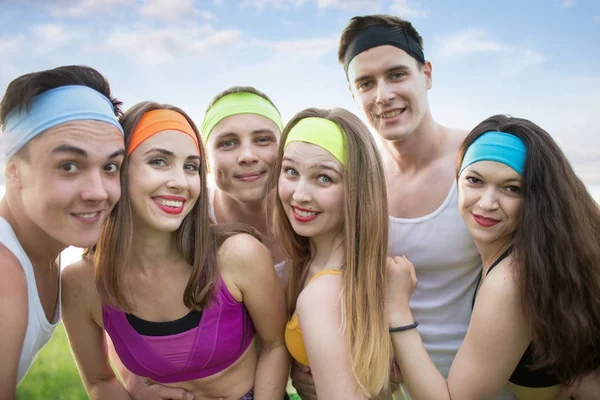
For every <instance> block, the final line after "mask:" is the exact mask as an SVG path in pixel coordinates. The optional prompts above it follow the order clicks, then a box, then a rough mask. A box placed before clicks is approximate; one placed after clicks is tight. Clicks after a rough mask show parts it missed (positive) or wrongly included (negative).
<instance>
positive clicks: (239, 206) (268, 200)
mask: <svg viewBox="0 0 600 400" xmlns="http://www.w3.org/2000/svg"><path fill="white" fill-rule="evenodd" d="M274 195H275V193H274V192H271V193H269V194H268V195H267V196H265V198H263V199H261V200H259V201H255V202H241V201H238V200H236V199H234V198H233V197H231V196H229V195H228V194H226V193H224V192H222V191H220V190H218V189H217V191H216V192H215V202H214V206H215V215H216V217H217V222H242V223H245V224H248V225H250V226H253V227H254V228H256V229H258V230H259V231H261V232H262V233H265V232H266V227H267V218H266V214H267V207H268V206H269V205H270V204H272V202H273V200H274Z"/></svg>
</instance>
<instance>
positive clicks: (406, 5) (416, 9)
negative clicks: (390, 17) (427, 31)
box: [390, 0, 429, 20]
mask: <svg viewBox="0 0 600 400" xmlns="http://www.w3.org/2000/svg"><path fill="white" fill-rule="evenodd" d="M390 13H391V14H394V15H397V16H399V17H401V18H404V19H408V20H410V19H412V18H417V17H426V16H427V14H429V11H427V10H424V9H422V8H421V4H420V3H419V2H418V1H414V0H411V1H409V0H395V1H394V2H393V3H392V5H391V6H390Z"/></svg>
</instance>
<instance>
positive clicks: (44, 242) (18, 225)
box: [0, 192, 68, 266]
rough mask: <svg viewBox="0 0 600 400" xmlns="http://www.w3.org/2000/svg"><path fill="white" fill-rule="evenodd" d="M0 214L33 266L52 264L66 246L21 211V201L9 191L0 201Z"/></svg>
mask: <svg viewBox="0 0 600 400" xmlns="http://www.w3.org/2000/svg"><path fill="white" fill-rule="evenodd" d="M0 216H2V217H3V218H4V219H5V220H6V221H7V222H8V223H9V224H10V226H11V227H12V229H13V231H14V232H15V235H16V236H17V239H18V240H19V243H20V244H21V247H23V250H25V253H26V254H27V257H28V258H29V260H30V261H31V263H32V265H34V266H37V265H43V266H46V265H48V266H51V265H53V263H54V260H56V258H57V257H58V256H59V254H60V253H61V252H62V251H63V250H64V249H66V248H67V247H68V246H67V245H65V244H63V243H60V242H59V241H57V240H56V239H54V238H53V237H51V236H49V235H48V234H47V233H46V232H44V231H43V230H41V229H40V228H39V227H38V226H37V225H36V224H35V223H34V222H33V221H31V220H30V219H29V217H28V216H27V215H26V214H25V213H24V212H23V207H22V203H21V202H20V201H19V199H18V198H17V196H13V195H12V194H11V193H9V192H7V193H6V195H5V196H4V198H3V199H2V201H0Z"/></svg>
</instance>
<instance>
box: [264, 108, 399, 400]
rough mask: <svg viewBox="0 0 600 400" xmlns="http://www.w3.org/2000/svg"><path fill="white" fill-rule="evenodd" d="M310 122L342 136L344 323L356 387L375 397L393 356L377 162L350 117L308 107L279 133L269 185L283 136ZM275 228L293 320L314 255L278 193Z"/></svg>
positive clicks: (365, 134)
mask: <svg viewBox="0 0 600 400" xmlns="http://www.w3.org/2000/svg"><path fill="white" fill-rule="evenodd" d="M308 117H318V118H325V119H328V120H330V121H333V122H335V123H336V124H338V125H339V126H340V127H341V128H342V130H343V131H344V132H345V135H346V146H347V148H346V152H347V153H346V154H347V161H346V163H345V165H344V206H343V207H344V211H343V218H344V222H343V230H344V233H343V237H344V247H345V254H344V263H343V265H342V267H341V272H342V280H343V290H342V294H341V299H342V321H343V328H345V332H346V340H347V345H348V349H349V351H350V360H351V364H352V370H353V371H354V374H355V377H356V380H357V382H358V385H359V386H360V387H361V389H362V390H363V391H364V392H365V393H366V394H367V395H369V396H374V395H376V394H377V393H379V392H380V391H381V390H382V389H384V388H385V387H386V386H387V384H388V380H389V368H390V360H391V355H392V348H391V342H390V340H389V333H388V324H387V319H386V317H385V315H386V313H385V312H383V310H384V296H383V295H382V293H385V279H386V278H385V277H386V275H385V271H386V270H385V266H386V257H387V243H388V212H387V194H386V188H385V176H384V171H383V167H382V163H381V158H380V156H379V151H378V149H377V146H376V144H375V141H374V139H373V137H372V136H371V134H370V132H369V130H368V129H367V127H366V126H365V125H364V124H363V123H362V122H361V121H360V119H358V117H356V116H355V115H354V114H352V113H350V112H348V111H346V110H343V109H339V108H338V109H333V110H321V109H316V108H309V109H306V110H304V111H301V112H299V113H298V114H296V115H295V116H294V117H293V118H292V120H291V121H290V122H289V123H288V124H287V126H286V127H285V129H284V130H283V134H282V137H281V142H280V144H279V151H278V157H277V161H276V163H275V166H274V173H273V175H272V177H271V184H272V186H275V185H276V182H277V180H278V179H279V175H280V174H281V168H282V167H281V164H282V158H283V151H284V146H285V141H286V138H287V135H288V134H289V132H290V130H291V129H292V128H293V127H294V125H296V124H297V123H298V121H300V120H301V119H303V118H308ZM274 229H275V236H276V237H278V238H279V239H280V242H281V246H282V250H283V252H284V254H285V256H286V257H287V258H288V260H289V264H288V265H290V266H291V271H290V277H289V285H288V306H289V311H290V315H291V313H293V311H294V310H295V307H296V300H297V299H298V296H299V294H300V292H301V290H302V286H303V278H304V277H305V276H306V273H305V269H306V266H307V264H308V262H309V261H310V259H311V256H312V255H311V253H310V246H309V240H308V238H307V237H303V236H299V235H298V234H296V232H294V229H293V228H292V225H291V224H290V221H289V220H288V218H287V216H286V213H285V210H284V208H283V206H282V204H281V199H280V198H279V194H277V201H276V205H275V212H274Z"/></svg>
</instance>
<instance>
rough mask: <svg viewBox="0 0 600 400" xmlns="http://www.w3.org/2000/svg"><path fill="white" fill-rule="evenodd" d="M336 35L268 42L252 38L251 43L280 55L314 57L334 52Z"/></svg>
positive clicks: (336, 40)
mask: <svg viewBox="0 0 600 400" xmlns="http://www.w3.org/2000/svg"><path fill="white" fill-rule="evenodd" d="M338 40H339V38H338V35H337V34H336V35H334V36H329V37H325V38H317V39H305V40H282V41H277V42H269V41H264V40H253V41H252V44H254V45H257V46H262V47H268V48H270V49H272V50H274V51H275V53H277V54H280V55H285V57H292V58H302V59H306V58H308V59H315V58H319V57H322V56H324V55H326V54H329V53H330V52H335V51H336V49H337V44H338Z"/></svg>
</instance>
